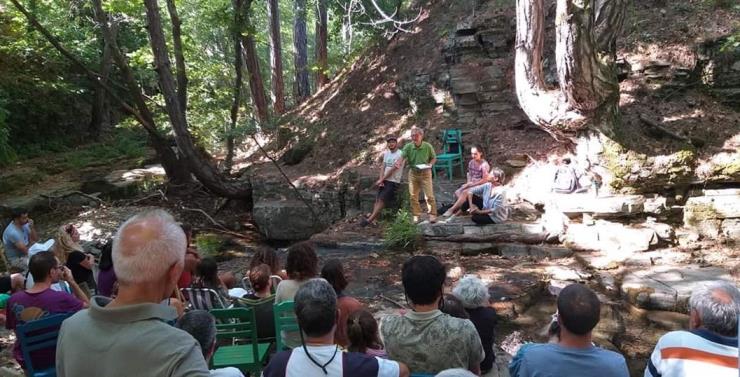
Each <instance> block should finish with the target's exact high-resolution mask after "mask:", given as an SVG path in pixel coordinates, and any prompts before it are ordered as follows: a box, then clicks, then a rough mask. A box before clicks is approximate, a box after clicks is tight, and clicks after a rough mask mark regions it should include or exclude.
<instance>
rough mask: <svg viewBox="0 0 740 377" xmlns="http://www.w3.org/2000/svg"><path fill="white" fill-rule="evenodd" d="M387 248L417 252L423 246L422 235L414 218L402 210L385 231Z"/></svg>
mask: <svg viewBox="0 0 740 377" xmlns="http://www.w3.org/2000/svg"><path fill="white" fill-rule="evenodd" d="M383 236H384V238H385V246H386V247H388V248H391V249H402V250H415V249H417V248H418V247H419V246H420V244H421V234H420V233H419V228H418V226H417V225H416V224H415V223H414V220H413V216H411V213H409V212H408V211H407V210H405V209H403V208H402V209H400V210H399V211H398V213H397V214H396V217H395V218H394V219H393V221H392V222H390V223H388V224H387V225H386V226H385V229H384V235H383Z"/></svg>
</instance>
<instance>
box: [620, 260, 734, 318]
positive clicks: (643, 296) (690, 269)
mask: <svg viewBox="0 0 740 377" xmlns="http://www.w3.org/2000/svg"><path fill="white" fill-rule="evenodd" d="M720 279H722V280H727V281H733V279H732V276H731V275H730V273H729V272H728V271H726V270H725V269H723V268H720V267H700V266H698V265H665V266H653V267H647V268H642V269H638V270H634V271H631V272H629V273H627V274H626V275H625V276H624V278H623V280H622V286H621V291H622V294H623V295H624V296H625V297H627V299H628V300H629V301H630V302H631V303H632V304H633V305H635V306H637V307H640V308H643V309H655V310H667V311H674V312H681V313H685V312H686V310H687V307H688V300H689V297H690V296H691V292H692V290H693V289H694V288H695V287H697V286H698V285H699V284H702V283H706V282H709V281H714V280H720Z"/></svg>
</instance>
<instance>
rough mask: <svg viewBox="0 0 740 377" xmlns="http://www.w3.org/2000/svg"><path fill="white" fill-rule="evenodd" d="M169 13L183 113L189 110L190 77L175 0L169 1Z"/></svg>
mask: <svg viewBox="0 0 740 377" xmlns="http://www.w3.org/2000/svg"><path fill="white" fill-rule="evenodd" d="M167 11H168V12H169V14H170V20H171V22H172V41H173V46H172V47H173V48H174V50H175V67H176V68H177V98H178V100H179V101H180V107H182V109H183V111H187V109H188V75H187V72H186V71H185V55H184V54H183V51H182V31H181V30H180V25H181V24H182V22H181V21H180V16H179V15H178V14H177V7H176V6H175V0H167Z"/></svg>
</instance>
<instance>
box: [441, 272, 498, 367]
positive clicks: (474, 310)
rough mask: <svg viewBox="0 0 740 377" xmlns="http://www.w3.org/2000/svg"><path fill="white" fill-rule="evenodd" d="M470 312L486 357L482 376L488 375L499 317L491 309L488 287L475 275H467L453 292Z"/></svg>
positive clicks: (493, 354)
mask: <svg viewBox="0 0 740 377" xmlns="http://www.w3.org/2000/svg"><path fill="white" fill-rule="evenodd" d="M452 294H453V295H455V297H457V298H458V299H460V301H461V302H462V304H463V307H465V311H466V312H468V316H469V317H470V322H473V325H474V326H475V330H476V331H478V335H479V336H480V342H481V345H482V346H483V352H485V354H486V356H485V357H484V358H483V361H481V362H480V370H481V374H486V373H488V372H489V371H490V370H491V369H492V368H493V362H494V361H495V359H496V354H495V353H494V352H493V340H494V329H495V328H496V322H497V321H498V317H497V316H496V310H494V309H493V308H492V307H491V303H490V302H489V300H490V295H489V293H488V286H487V285H486V284H485V283H483V280H481V279H480V278H478V277H477V276H475V275H465V276H463V278H462V279H460V281H459V282H458V283H457V285H456V286H455V288H454V289H453V290H452Z"/></svg>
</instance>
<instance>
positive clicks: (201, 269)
mask: <svg viewBox="0 0 740 377" xmlns="http://www.w3.org/2000/svg"><path fill="white" fill-rule="evenodd" d="M195 275H196V277H195V281H193V284H192V287H193V288H208V289H213V290H214V291H216V293H218V294H219V296H221V297H222V298H223V299H224V300H225V301H226V302H229V301H230V300H231V299H230V298H229V291H228V290H227V289H226V286H225V285H224V283H223V282H222V281H221V279H220V278H219V277H218V263H216V260H215V259H213V258H211V257H206V258H203V259H201V260H200V262H199V263H198V266H197V267H196V268H195Z"/></svg>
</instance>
